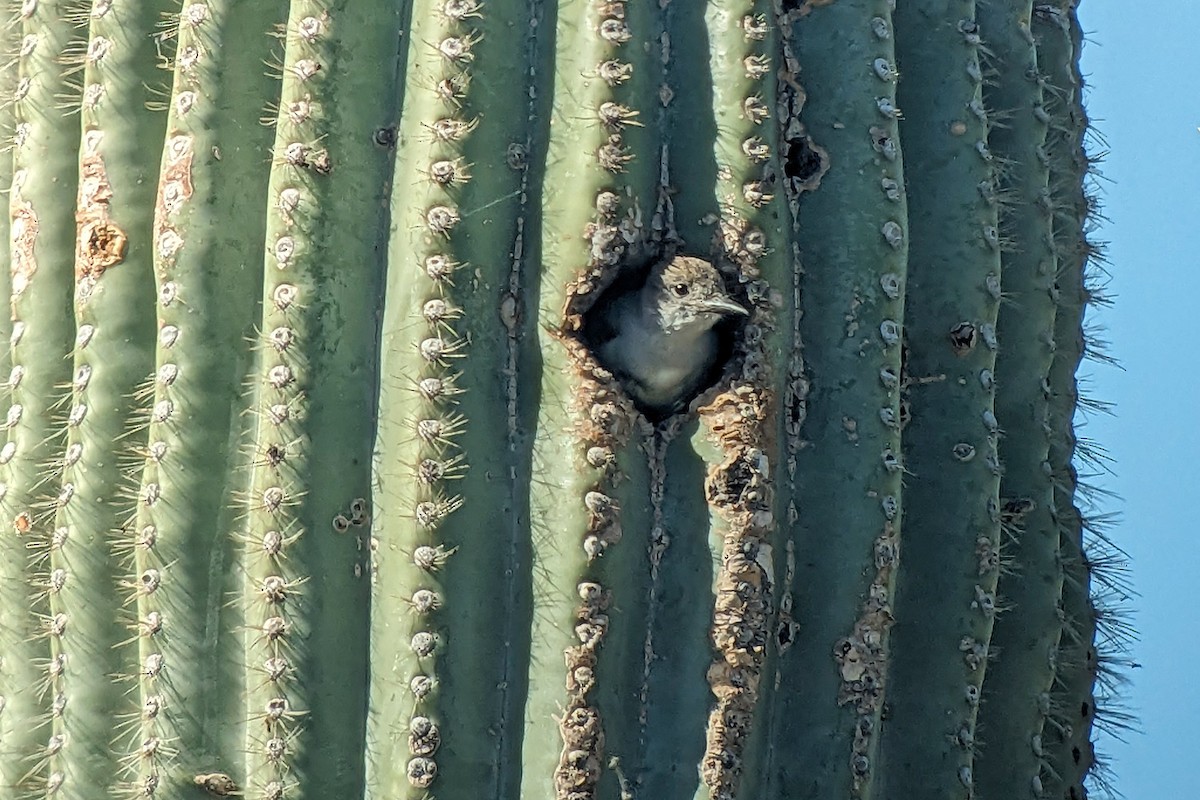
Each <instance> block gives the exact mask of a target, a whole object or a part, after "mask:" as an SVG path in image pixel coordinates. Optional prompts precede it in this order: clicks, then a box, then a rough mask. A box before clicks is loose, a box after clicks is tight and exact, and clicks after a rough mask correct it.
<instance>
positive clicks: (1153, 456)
mask: <svg viewBox="0 0 1200 800" xmlns="http://www.w3.org/2000/svg"><path fill="white" fill-rule="evenodd" d="M1079 15H1080V20H1081V22H1082V24H1083V28H1084V30H1085V31H1087V33H1088V44H1087V46H1086V48H1085V50H1084V54H1083V71H1084V74H1085V77H1086V79H1087V81H1088V85H1089V89H1088V94H1087V108H1088V113H1089V115H1090V116H1091V118H1092V120H1093V123H1094V125H1095V128H1096V129H1097V132H1098V133H1099V134H1100V135H1101V136H1102V137H1103V140H1104V144H1102V145H1100V146H1102V147H1104V148H1106V149H1107V150H1108V152H1109V155H1108V158H1107V160H1106V161H1105V164H1104V166H1103V168H1102V172H1103V175H1104V179H1105V180H1104V182H1103V187H1104V193H1103V199H1104V204H1105V215H1106V216H1107V217H1108V220H1109V221H1108V222H1107V223H1105V224H1104V225H1103V227H1102V228H1101V229H1100V230H1099V231H1097V233H1096V238H1099V239H1103V240H1107V241H1108V243H1109V246H1108V258H1109V260H1110V262H1111V266H1110V272H1111V274H1112V280H1111V283H1110V285H1109V286H1110V290H1111V293H1112V294H1113V295H1115V296H1116V303H1115V305H1114V306H1113V307H1112V308H1109V309H1100V310H1099V311H1097V312H1096V313H1094V314H1093V315H1092V316H1091V318H1092V319H1093V320H1098V321H1100V322H1102V323H1103V324H1104V325H1105V327H1106V329H1107V331H1106V337H1107V338H1108V339H1109V340H1110V341H1111V343H1112V346H1111V348H1110V349H1111V352H1112V354H1113V355H1115V356H1117V357H1118V358H1119V359H1120V360H1121V363H1122V364H1123V366H1124V371H1119V370H1116V369H1113V368H1111V367H1104V366H1097V365H1086V366H1085V368H1084V374H1085V375H1088V376H1090V384H1089V387H1090V390H1089V394H1090V395H1091V396H1093V397H1095V398H1097V399H1100V400H1105V401H1109V402H1112V403H1115V405H1116V416H1114V417H1111V418H1106V417H1103V416H1093V417H1092V418H1090V419H1087V420H1086V426H1085V427H1084V428H1083V429H1082V431H1081V433H1082V435H1085V436H1087V437H1089V438H1090V439H1093V440H1095V441H1097V442H1099V443H1101V444H1103V445H1104V446H1105V448H1106V449H1107V450H1108V452H1109V454H1110V455H1111V456H1112V457H1113V459H1114V462H1115V463H1114V466H1113V473H1114V474H1112V475H1109V476H1105V477H1103V478H1101V479H1100V480H1099V481H1098V483H1100V484H1101V485H1102V486H1103V487H1104V488H1107V489H1111V490H1113V491H1115V492H1116V493H1117V494H1118V495H1119V496H1120V499H1118V500H1110V501H1106V503H1105V507H1104V510H1112V511H1119V512H1120V513H1121V516H1122V520H1121V522H1120V524H1119V526H1118V527H1117V528H1116V530H1115V532H1114V538H1115V539H1116V541H1117V542H1118V543H1119V544H1120V545H1121V546H1122V547H1123V548H1124V549H1125V550H1126V551H1127V552H1128V553H1129V556H1130V560H1131V565H1132V568H1131V577H1132V580H1133V583H1134V585H1135V588H1136V589H1137V590H1138V591H1139V592H1140V594H1141V596H1140V597H1138V598H1136V599H1134V600H1133V602H1132V604H1131V605H1132V606H1133V608H1134V609H1135V611H1134V616H1133V620H1134V625H1135V628H1136V629H1137V631H1138V634H1139V637H1140V642H1139V643H1138V644H1137V645H1135V647H1134V649H1133V653H1132V656H1133V658H1134V659H1135V660H1136V661H1137V662H1138V664H1139V665H1140V666H1139V667H1138V668H1136V669H1133V670H1130V671H1129V672H1128V674H1129V676H1130V678H1131V679H1132V686H1131V690H1130V692H1129V698H1128V705H1129V708H1130V710H1132V711H1133V712H1135V713H1136V715H1137V717H1138V719H1139V722H1138V726H1139V727H1140V729H1141V732H1140V733H1132V734H1128V735H1127V736H1126V739H1127V741H1126V742H1124V743H1122V742H1119V741H1113V740H1112V739H1106V738H1102V739H1101V752H1102V754H1105V755H1107V757H1108V759H1109V760H1110V761H1111V764H1112V767H1113V770H1114V772H1115V775H1116V779H1115V781H1114V783H1115V786H1116V788H1117V789H1119V790H1120V791H1122V792H1123V793H1124V794H1125V795H1126V796H1127V797H1128V798H1130V800H1135V799H1136V798H1144V797H1163V798H1171V799H1173V798H1187V797H1195V796H1196V785H1195V784H1196V780H1195V775H1194V766H1195V763H1196V758H1197V756H1196V747H1197V743H1198V742H1200V738H1198V734H1197V727H1198V726H1197V721H1196V715H1197V712H1200V680H1197V679H1196V678H1195V676H1196V674H1197V670H1198V669H1200V624H1197V622H1196V615H1197V610H1196V607H1195V606H1194V605H1193V601H1194V600H1195V599H1196V598H1197V597H1198V596H1200V593H1198V594H1193V592H1195V591H1197V585H1198V578H1200V556H1198V555H1197V553H1198V552H1200V541H1198V538H1200V537H1198V534H1200V525H1197V515H1196V513H1195V510H1196V508H1197V506H1198V505H1200V434H1198V433H1197V431H1198V430H1200V425H1198V424H1197V422H1198V420H1197V417H1198V416H1200V348H1197V342H1198V341H1200V335H1198V334H1200V313H1198V310H1200V309H1198V308H1197V298H1198V297H1200V292H1197V288H1198V284H1200V269H1198V267H1200V264H1198V263H1197V262H1198V261H1200V259H1198V257H1197V253H1200V246H1198V245H1200V241H1198V240H1200V132H1198V131H1197V126H1200V95H1198V94H1197V92H1196V87H1195V81H1194V80H1193V77H1192V75H1193V73H1192V69H1193V66H1194V64H1195V63H1196V61H1195V56H1196V53H1197V48H1196V43H1195V42H1196V39H1195V32H1196V31H1197V30H1200V3H1196V2H1194V0H1141V2H1138V3H1136V4H1130V3H1118V2H1107V1H1106V0H1083V2H1082V4H1081V5H1080V9H1079ZM1193 295H1196V296H1193Z"/></svg>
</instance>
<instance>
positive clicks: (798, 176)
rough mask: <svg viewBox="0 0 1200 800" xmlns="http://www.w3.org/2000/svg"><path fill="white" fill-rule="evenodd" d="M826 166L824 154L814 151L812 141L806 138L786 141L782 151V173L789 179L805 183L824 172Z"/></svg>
mask: <svg viewBox="0 0 1200 800" xmlns="http://www.w3.org/2000/svg"><path fill="white" fill-rule="evenodd" d="M827 166H828V163H827V159H826V156H825V154H824V153H821V152H819V151H818V150H816V149H814V148H813V147H812V140H811V139H809V138H808V137H807V136H806V137H805V138H803V139H792V140H790V141H788V143H787V148H786V150H785V151H784V160H783V173H784V174H785V175H787V176H788V177H789V178H794V179H795V180H796V181H798V182H799V183H802V184H803V183H807V182H808V181H810V180H812V179H813V178H815V177H818V176H819V175H820V174H821V173H822V172H824V171H825V169H826V167H827Z"/></svg>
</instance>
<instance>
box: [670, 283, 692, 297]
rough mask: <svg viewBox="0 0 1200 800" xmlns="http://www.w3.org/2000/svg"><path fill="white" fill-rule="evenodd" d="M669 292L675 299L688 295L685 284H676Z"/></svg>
mask: <svg viewBox="0 0 1200 800" xmlns="http://www.w3.org/2000/svg"><path fill="white" fill-rule="evenodd" d="M671 291H672V292H674V293H675V296H676V297H686V296H687V293H688V287H687V284H686V283H677V284H675V285H674V286H672V287H671Z"/></svg>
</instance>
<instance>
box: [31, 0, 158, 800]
mask: <svg viewBox="0 0 1200 800" xmlns="http://www.w3.org/2000/svg"><path fill="white" fill-rule="evenodd" d="M160 10H165V8H164V7H162V6H161V4H156V3H154V2H143V3H112V2H104V1H103V0H98V1H97V2H94V3H93V4H92V6H91V8H90V10H89V11H88V12H87V13H80V14H79V15H78V18H77V20H76V23H77V24H78V25H80V26H81V27H82V26H85V25H86V27H87V29H88V39H87V43H86V46H83V47H81V48H80V52H79V53H78V54H76V56H75V61H76V63H77V64H78V65H79V66H80V67H81V68H82V69H81V71H82V76H83V86H82V90H81V97H82V100H81V104H80V109H81V121H82V128H83V131H82V144H81V148H80V174H79V192H78V194H79V197H78V204H77V209H76V221H77V224H78V229H77V232H76V252H75V308H76V323H77V335H76V342H75V344H76V347H75V353H74V363H75V376H74V380H73V382H72V400H71V410H70V413H69V415H68V429H67V440H66V441H67V449H66V457H65V458H64V466H63V477H62V488H61V491H60V494H59V497H58V502H59V505H60V508H59V509H58V513H57V522H56V528H55V530H56V532H61V536H60V537H59V538H61V539H63V540H64V541H67V542H72V541H86V542H88V543H89V544H88V546H89V549H90V552H89V554H88V558H87V559H86V561H84V560H73V559H71V558H69V557H68V558H67V559H66V561H67V563H71V562H72V561H74V567H75V568H74V569H73V570H71V572H70V574H68V575H67V582H66V585H65V586H64V588H63V589H61V590H60V591H59V592H58V593H57V596H59V597H61V598H63V604H64V607H65V608H66V609H67V611H68V612H70V613H71V614H72V616H73V617H74V622H73V624H72V628H73V629H74V632H75V633H76V634H79V635H80V637H79V638H80V639H81V640H82V641H86V642H87V643H88V647H89V648H91V649H92V651H91V652H85V653H80V652H78V651H77V652H76V654H75V655H76V658H78V657H79V656H80V655H84V656H85V657H86V659H87V661H88V663H89V665H91V669H90V670H89V671H88V673H87V679H86V680H82V679H81V680H80V683H81V684H82V685H81V686H79V687H76V692H77V695H78V697H79V699H80V701H81V702H80V703H79V704H78V705H82V706H86V711H85V710H83V709H77V710H76V712H75V714H78V715H79V716H80V717H81V719H80V720H78V721H76V722H75V723H74V726H75V732H74V733H73V732H72V727H73V726H72V724H71V722H72V718H73V716H74V714H72V713H71V712H70V711H69V710H68V713H67V723H68V724H67V725H66V726H65V727H66V731H67V740H68V744H67V747H68V748H80V747H84V746H86V747H87V748H88V749H90V750H91V754H87V755H94V754H95V753H97V752H99V753H107V752H108V751H109V747H110V744H109V743H108V742H104V741H95V740H94V738H93V737H87V736H86V734H83V733H82V731H85V730H90V729H93V728H96V727H99V726H101V725H102V723H97V719H106V718H107V717H108V715H110V714H112V713H113V710H114V708H115V707H116V706H117V704H116V702H114V699H115V695H114V696H106V695H107V693H108V692H111V688H110V687H109V683H110V681H111V680H112V676H111V673H114V672H116V673H122V675H121V677H122V678H123V679H124V680H127V681H129V682H130V683H140V682H141V681H143V680H146V679H147V678H149V679H155V678H157V677H159V671H158V669H157V667H159V666H161V662H160V661H159V660H157V659H155V658H149V657H147V658H146V659H145V660H143V659H141V658H135V657H134V656H133V655H132V653H131V652H130V651H129V649H127V647H128V645H129V643H130V642H132V641H136V642H138V646H137V649H138V650H140V651H142V652H143V653H144V652H145V650H146V648H147V640H148V639H149V638H150V637H152V636H156V635H158V634H160V633H161V631H162V624H161V617H160V616H156V615H154V614H149V615H147V616H146V617H142V616H141V615H140V614H139V615H138V616H137V617H136V618H135V619H133V620H132V621H131V622H130V623H129V625H128V627H129V629H130V632H131V636H130V637H129V639H127V640H126V641H125V642H123V643H121V644H119V645H118V644H117V643H116V641H115V640H116V639H117V638H118V635H117V634H116V632H115V631H114V630H112V627H113V615H112V613H111V612H109V613H107V614H105V613H104V612H100V613H99V614H96V613H95V612H94V611H87V612H85V611H84V610H83V609H96V610H97V611H98V610H99V609H102V608H104V606H105V605H115V604H116V603H119V602H121V601H122V600H123V601H124V603H125V604H126V605H127V606H132V607H139V606H140V605H141V604H142V603H141V600H142V599H143V598H145V597H147V596H150V595H152V594H154V593H155V592H156V591H158V589H159V588H160V586H161V585H162V583H163V582H164V580H165V579H166V577H167V570H166V569H165V565H161V564H160V565H157V567H158V568H155V566H150V565H148V564H144V563H141V561H142V559H141V558H140V556H141V555H142V552H141V550H139V548H138V547H137V545H136V544H135V543H133V542H130V541H129V540H128V538H127V537H126V534H125V531H126V529H127V528H128V524H129V521H130V520H132V519H133V518H134V517H136V511H135V510H134V509H135V508H144V507H149V506H153V505H154V504H156V503H157V502H158V501H159V499H160V498H159V494H158V492H157V486H154V485H150V486H143V487H139V489H137V490H135V489H134V488H133V486H134V485H135V484H136V482H137V478H138V477H140V476H136V475H134V476H131V475H130V474H129V470H127V469H125V468H126V467H127V466H128V462H130V460H131V456H133V457H134V458H135V459H136V463H138V464H139V465H140V461H141V460H142V459H143V458H144V453H145V452H146V450H147V448H146V439H145V435H146V433H145V430H146V429H145V426H144V425H136V424H135V423H134V422H133V419H134V417H135V416H136V414H135V413H134V412H135V408H137V407H138V406H140V405H141V403H142V401H143V400H144V399H145V394H144V393H138V392H136V388H137V387H138V386H139V385H140V384H141V383H142V382H143V381H144V379H145V376H146V375H147V374H148V373H149V372H150V370H151V363H152V358H151V352H152V350H153V327H152V325H153V322H152V320H151V319H150V318H147V316H146V315H145V314H144V313H142V311H141V309H144V308H145V307H146V306H148V305H149V304H150V303H151V302H153V301H152V297H153V289H152V287H151V280H150V275H151V261H152V255H151V252H152V243H151V242H150V241H149V238H148V237H147V236H145V233H146V232H147V231H148V230H149V229H150V227H151V226H150V221H151V217H152V214H153V206H154V201H155V198H154V190H153V187H154V185H155V184H154V182H153V181H150V180H147V177H148V176H147V174H146V173H147V172H148V171H149V170H148V169H147V165H146V164H145V162H144V161H142V160H141V157H142V155H143V152H144V149H143V148H148V147H152V146H153V145H155V144H157V143H158V142H161V141H162V121H163V117H164V115H162V114H161V113H159V112H156V111H149V110H147V109H146V107H145V97H144V95H143V93H144V92H145V89H146V87H145V84H146V83H148V79H147V78H146V76H147V75H149V74H152V73H153V71H154V70H155V68H156V66H157V63H156V62H157V57H156V50H155V46H156V44H157V43H156V42H155V41H154V40H153V39H152V38H151V35H152V32H153V29H154V26H155V25H156V23H157V22H158V16H159V12H160ZM131 477H132V480H131ZM72 498H75V499H74V501H72ZM110 534H111V535H112V536H114V537H115V539H114V540H113V541H112V542H111V543H110V542H109V541H107V539H108V536H109V535H110ZM69 546H70V545H68V547H69ZM69 555H70V554H68V556H69ZM122 555H126V556H129V558H128V559H127V560H122V559H120V558H119V557H120V556H122ZM131 562H132V563H131ZM84 564H87V568H86V569H83V568H82V566H83V565H84ZM117 576H120V577H117ZM114 578H115V582H116V586H115V587H113V586H111V585H110V584H111V582H113V581H114ZM114 589H115V592H116V594H117V595H118V596H117V597H113V594H114ZM138 610H139V611H141V610H142V609H140V608H139V609H138ZM93 614H94V615H95V617H96V618H95V619H92V618H91V617H92V615H93ZM126 615H127V616H133V615H132V614H129V612H126ZM156 621H157V624H156ZM85 624H86V627H85ZM72 640H73V641H74V640H75V639H74V637H72ZM72 649H73V650H77V648H76V647H74V646H73V648H72ZM117 656H119V658H120V667H119V669H116V668H112V667H110V666H109V664H111V662H112V660H113V659H114V657H117ZM106 661H107V662H108V664H106ZM134 664H135V665H134ZM133 707H134V706H133V705H132V704H130V706H129V707H128V708H130V709H131V708H133ZM124 710H127V709H123V711H124ZM122 716H125V715H124V714H122ZM128 716H129V718H130V719H131V720H132V722H131V724H130V725H129V726H128V728H132V731H129V730H128V729H127V728H126V726H122V727H121V728H120V729H119V730H118V738H117V740H116V741H115V742H114V743H112V745H111V746H112V747H113V748H115V749H116V750H117V751H118V752H121V753H123V755H122V757H121V762H122V764H123V766H124V767H125V769H126V770H127V772H128V773H130V774H132V775H133V776H135V777H134V778H133V779H131V780H129V781H127V782H126V784H125V785H126V786H127V787H128V789H129V791H130V792H131V793H132V794H135V795H138V796H145V795H147V793H149V794H153V793H154V792H155V791H156V790H157V787H158V779H157V775H158V772H159V768H160V766H161V765H162V764H163V763H165V761H167V760H169V759H170V758H171V756H172V753H173V750H172V746H171V744H169V741H170V740H169V739H167V738H163V737H159V736H155V735H153V734H151V735H143V731H142V730H141V725H140V724H138V722H137V719H138V717H139V716H140V714H139V712H138V711H129V713H128ZM128 734H132V735H128ZM129 739H132V742H130V741H128V740H129ZM81 755H84V754H81ZM81 761H82V758H81ZM88 763H95V762H94V761H93V760H92V759H89V762H88ZM97 766H98V765H97ZM71 772H72V773H73V777H72V779H73V780H74V781H79V782H81V783H82V784H84V785H83V786H80V787H77V788H76V789H75V790H74V791H78V792H79V793H80V796H86V795H87V794H89V793H90V791H91V789H92V787H94V786H96V785H100V784H101V783H102V782H103V781H112V780H113V779H114V778H115V777H116V776H114V775H112V774H111V773H110V772H109V771H108V770H105V769H103V768H100V769H96V768H95V767H93V768H92V769H90V770H87V771H85V770H84V769H80V768H78V767H75V768H73V769H71Z"/></svg>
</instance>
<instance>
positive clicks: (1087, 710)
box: [1079, 702, 1092, 719]
mask: <svg viewBox="0 0 1200 800" xmlns="http://www.w3.org/2000/svg"><path fill="white" fill-rule="evenodd" d="M1091 715H1092V707H1091V705H1090V704H1088V703H1086V702H1085V703H1084V704H1083V705H1081V706H1080V707H1079V716H1080V717H1082V718H1083V719H1087V718H1088V717H1090V716H1091Z"/></svg>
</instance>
